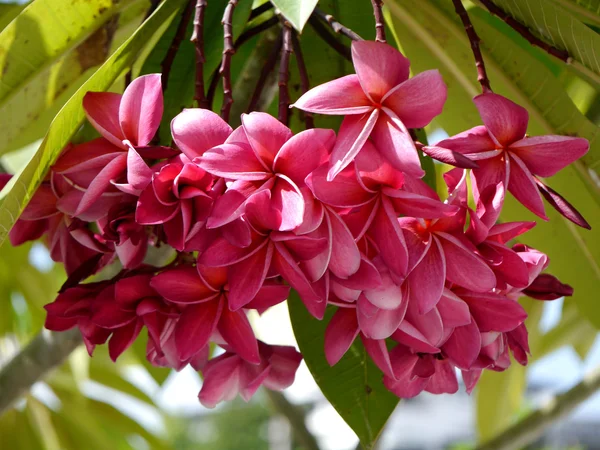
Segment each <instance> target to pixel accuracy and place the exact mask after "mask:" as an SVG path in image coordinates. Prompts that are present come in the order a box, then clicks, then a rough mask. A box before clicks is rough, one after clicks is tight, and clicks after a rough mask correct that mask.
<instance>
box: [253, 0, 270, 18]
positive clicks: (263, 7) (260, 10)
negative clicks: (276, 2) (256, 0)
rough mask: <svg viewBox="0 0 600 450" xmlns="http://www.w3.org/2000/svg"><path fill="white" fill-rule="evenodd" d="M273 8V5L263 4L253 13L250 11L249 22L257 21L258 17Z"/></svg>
mask: <svg viewBox="0 0 600 450" xmlns="http://www.w3.org/2000/svg"><path fill="white" fill-rule="evenodd" d="M271 8H273V3H271V2H266V3H263V4H262V5H260V6H259V7H258V8H254V9H253V10H252V11H250V18H249V19H248V20H252V19H256V18H257V17H258V16H260V15H261V14H263V13H265V12H267V11H269V10H270V9H271Z"/></svg>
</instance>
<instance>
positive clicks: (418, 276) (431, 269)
mask: <svg viewBox="0 0 600 450" xmlns="http://www.w3.org/2000/svg"><path fill="white" fill-rule="evenodd" d="M431 239H432V242H431V245H430V246H429V250H428V251H427V253H425V256H424V257H423V259H422V260H421V261H420V262H419V264H417V266H416V267H415V268H414V269H413V270H412V272H410V274H409V276H408V285H409V288H410V300H411V301H412V302H415V303H416V304H417V307H418V310H419V313H420V314H425V313H427V312H429V311H431V309H432V308H434V307H435V305H436V304H437V303H438V302H439V300H440V298H441V296H442V292H443V290H444V283H445V282H446V260H445V258H444V254H443V251H442V250H441V245H440V243H439V241H438V240H437V239H436V238H434V237H432V238H431Z"/></svg>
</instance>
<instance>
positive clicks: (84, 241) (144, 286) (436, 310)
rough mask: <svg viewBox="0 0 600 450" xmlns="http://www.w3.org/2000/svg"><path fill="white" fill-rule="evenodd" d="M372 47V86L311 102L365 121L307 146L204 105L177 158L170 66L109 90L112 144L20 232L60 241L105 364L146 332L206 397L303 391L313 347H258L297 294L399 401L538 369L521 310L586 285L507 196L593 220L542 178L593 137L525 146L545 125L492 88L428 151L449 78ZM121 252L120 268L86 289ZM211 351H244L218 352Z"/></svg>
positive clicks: (87, 148) (48, 187)
mask: <svg viewBox="0 0 600 450" xmlns="http://www.w3.org/2000/svg"><path fill="white" fill-rule="evenodd" d="M352 55H353V60H354V66H355V68H356V74H355V75H348V76H346V77H343V78H340V79H338V80H334V81H331V82H329V83H326V84H324V85H321V86H318V87H316V88H314V89H313V90H311V91H309V92H308V93H306V94H305V95H304V96H302V97H301V98H300V99H299V100H298V101H297V102H296V104H295V106H296V107H297V108H300V109H303V110H305V111H309V112H313V113H322V114H337V115H344V116H345V117H344V120H343V122H342V125H341V128H340V130H339V133H338V134H337V136H336V133H335V132H334V131H333V130H326V129H309V130H306V131H302V132H300V133H297V134H295V135H294V134H293V133H292V131H291V130H290V129H288V128H287V127H286V126H284V125H282V124H281V123H280V122H278V121H277V120H276V119H275V118H273V117H271V116H269V115H268V114H265V113H259V112H253V113H250V114H247V115H243V116H242V125H241V126H240V127H239V128H237V129H235V130H233V129H232V128H231V127H230V126H229V125H228V124H227V123H225V122H224V121H223V120H222V119H221V118H220V117H219V116H218V115H216V114H215V113H213V112H211V111H208V110H202V109H187V110H184V111H183V112H182V113H181V114H179V115H178V116H177V117H175V118H174V119H173V120H172V122H171V131H172V137H173V141H174V144H175V145H174V147H173V148H171V147H164V146H160V145H155V144H154V143H153V137H154V135H155V134H156V131H157V129H158V126H159V124H160V122H161V118H162V113H163V99H162V90H161V83H160V75H147V76H143V77H140V78H138V79H136V80H134V81H133V82H132V83H131V84H130V85H129V87H128V88H127V89H126V91H125V93H124V94H123V95H119V94H112V93H88V94H87V95H86V97H85V99H84V108H85V111H86V114H87V116H88V119H89V120H90V122H91V124H92V125H93V126H94V127H95V128H96V129H97V130H98V131H99V132H100V134H101V135H102V137H101V138H98V139H96V140H94V141H91V142H88V143H85V144H81V145H76V146H70V147H68V148H67V149H65V151H64V153H63V155H62V156H61V157H60V159H59V160H58V162H57V163H56V164H55V165H54V166H53V168H52V170H51V172H50V174H49V175H48V177H47V179H46V180H45V181H44V183H43V184H42V186H41V187H40V188H39V190H38V191H37V193H36V194H35V196H34V198H33V199H32V201H31V202H30V204H29V205H28V207H27V208H26V210H25V212H24V213H23V215H22V216H21V217H20V219H19V221H18V222H17V224H16V226H15V227H14V228H13V230H12V231H11V235H10V237H11V241H12V243H13V244H14V245H17V244H19V243H22V242H24V241H27V240H32V239H38V238H40V237H41V236H42V235H45V237H46V239H47V243H48V246H49V248H50V252H51V256H52V258H53V259H54V260H55V261H60V262H63V263H64V265H65V268H66V270H67V273H68V275H69V278H68V281H67V283H66V284H65V286H64V287H63V290H62V291H61V293H60V294H59V296H58V297H57V299H56V301H55V302H53V303H51V304H49V305H47V306H46V309H47V312H48V316H47V320H46V327H47V328H49V329H51V330H66V329H69V328H73V327H78V328H79V329H80V330H81V333H82V335H83V337H84V340H85V343H86V345H87V348H88V351H89V352H90V354H91V352H92V351H93V349H94V347H95V346H96V345H98V344H103V343H106V342H108V347H109V351H110V356H111V357H112V358H113V359H116V358H117V357H118V356H119V355H120V354H121V353H122V352H123V351H124V350H125V349H127V348H128V347H129V346H130V345H131V344H132V342H133V341H134V340H135V339H136V338H137V337H138V335H139V334H140V333H141V331H142V329H143V328H144V327H145V328H146V329H147V331H148V345H147V357H148V360H149V361H150V362H151V363H152V364H154V365H157V366H165V367H171V368H175V369H177V370H179V369H181V368H183V367H184V366H186V365H187V364H191V365H192V366H193V367H194V368H196V369H197V370H200V371H202V373H203V375H204V384H203V387H202V390H201V392H200V400H201V401H202V403H203V404H205V405H207V406H214V405H216V404H217V403H218V402H220V401H222V400H227V399H231V398H233V397H234V396H235V395H236V394H237V393H239V394H240V395H241V396H242V397H243V398H244V399H246V400H247V399H248V398H250V397H251V396H252V395H253V393H254V392H255V391H256V390H257V389H258V387H259V386H261V385H265V386H267V387H268V388H271V389H282V388H284V387H287V386H289V385H290V384H291V383H292V382H293V379H294V375H295V371H296V369H297V368H298V365H299V364H300V360H301V356H300V354H299V353H298V352H297V351H296V350H295V349H293V348H291V347H282V346H277V345H269V344H266V343H263V342H260V341H258V340H257V339H256V338H255V336H254V332H253V330H252V326H251V324H250V321H249V320H248V317H247V313H248V311H250V310H255V311H258V312H259V313H262V312H263V311H265V310H267V309H268V308H270V307H271V306H273V305H276V304H278V303H280V302H283V301H285V300H286V299H287V297H288V294H289V292H290V288H291V289H294V290H295V291H297V292H298V294H299V296H300V298H301V299H302V301H303V302H304V304H305V306H306V308H307V309H308V311H309V312H310V313H311V314H312V315H313V316H314V317H315V318H317V319H322V318H323V317H324V315H325V312H326V308H328V307H329V308H332V309H334V310H335V312H334V313H333V316H332V319H331V321H330V322H329V324H328V327H327V331H326V334H325V348H324V352H325V355H326V357H327V360H328V361H329V363H330V364H332V365H333V364H336V363H337V362H338V361H339V360H340V359H341V358H342V357H343V355H344V354H345V353H346V352H347V351H348V349H349V348H350V346H351V345H352V343H353V342H354V341H355V340H357V339H358V338H360V340H361V341H362V343H363V344H364V346H365V348H366V350H367V352H368V354H369V355H370V357H371V358H372V359H373V361H374V362H375V364H376V365H377V366H378V367H379V368H380V369H381V371H382V372H383V379H384V383H385V385H386V387H387V388H388V389H389V390H390V391H391V392H393V393H395V394H396V395H398V396H400V397H413V396H415V395H417V394H418V393H419V392H421V391H423V390H426V391H428V392H432V393H444V392H455V391H456V390H457V389H458V381H457V377H456V370H455V369H460V370H461V371H462V374H463V379H464V382H465V384H466V387H467V390H468V391H469V392H470V391H471V390H472V389H473V387H474V386H475V384H476V382H477V380H478V378H479V376H480V375H481V372H482V370H483V369H490V370H496V371H501V370H505V369H506V368H507V367H508V366H509V365H510V362H511V359H510V353H511V352H512V354H513V356H514V358H515V359H516V360H517V361H518V362H519V363H520V364H526V363H527V357H528V352H529V348H528V344H527V330H526V328H525V325H524V320H525V318H526V316H527V314H526V312H525V310H524V309H523V308H522V307H521V306H520V305H519V303H518V299H519V297H520V296H521V295H529V296H531V297H533V298H538V299H542V300H551V299H555V298H559V297H561V296H563V295H570V294H571V293H572V290H571V289H570V287H569V286H568V285H564V284H562V283H560V282H559V281H558V280H557V279H556V278H554V277H552V276H551V275H548V274H542V273H541V272H542V271H543V270H544V269H545V268H546V267H547V265H548V258H547V257H546V255H544V254H543V253H541V252H539V251H537V250H535V249H533V248H530V247H527V246H525V245H523V244H514V245H511V242H512V240H513V239H514V238H516V237H518V236H520V235H521V234H523V233H524V232H526V231H527V230H529V229H530V228H532V227H533V226H534V225H535V223H533V222H513V223H498V216H499V214H500V210H501V208H502V204H503V201H504V196H505V191H506V190H508V191H509V192H511V193H512V194H513V195H514V196H515V197H516V198H517V199H518V200H519V201H521V202H522V203H523V204H524V205H525V206H527V207H528V208H529V209H531V210H532V211H533V212H534V213H536V214H538V215H539V216H541V217H545V216H544V211H543V205H542V201H541V197H540V194H539V191H538V187H540V186H543V188H541V189H542V191H544V192H551V194H549V195H550V198H551V199H557V198H559V199H561V201H554V204H555V205H558V206H559V207H562V210H563V212H564V213H565V214H567V215H568V216H569V215H570V216H571V218H572V219H574V220H575V221H577V220H579V219H578V217H579V218H580V216H577V215H576V213H575V212H574V209H573V208H572V207H571V206H570V205H568V203H566V202H565V201H564V199H562V198H560V197H559V196H558V194H556V193H555V192H554V191H551V190H549V189H550V188H548V187H546V186H545V185H543V183H542V182H541V181H540V180H538V179H537V178H536V177H535V176H550V175H553V174H554V173H556V172H557V171H558V170H560V169H561V168H563V167H565V166H566V165H568V164H569V163H571V162H573V161H574V160H576V159H577V158H579V157H581V156H582V155H583V154H584V153H585V152H586V151H587V149H588V143H587V141H585V140H584V139H579V138H568V137H559V136H544V137H525V132H526V126H527V113H526V112H525V111H524V110H523V109H522V108H521V107H519V106H518V105H515V104H514V103H512V102H511V101H509V100H507V99H506V98H504V97H501V96H499V95H496V94H483V95H481V96H479V97H477V98H476V99H475V103H476V106H477V107H478V108H479V111H480V113H481V116H482V119H483V123H484V126H479V127H476V128H474V129H472V130H469V131H467V132H465V133H461V134H460V135H458V136H455V137H453V138H450V139H447V140H445V141H442V142H440V143H439V144H437V145H436V146H423V145H422V144H420V143H416V142H415V141H414V140H413V138H412V137H411V134H410V131H409V129H411V128H417V127H423V126H425V125H427V124H428V123H430V122H431V120H432V119H433V118H434V117H435V116H436V115H438V114H439V113H440V112H441V111H442V108H443V105H444V102H445V99H446V87H445V85H444V83H443V80H442V79H441V76H440V75H439V73H438V72H437V71H429V72H425V73H422V74H419V75H417V76H415V77H413V78H409V61H408V60H407V59H406V58H405V57H404V56H402V55H401V54H400V53H399V52H398V51H397V50H395V49H393V48H392V47H390V46H388V45H387V44H383V43H378V42H367V41H360V42H354V43H353V47H352ZM419 151H423V152H424V153H426V154H427V155H430V156H432V157H435V158H438V159H440V160H442V161H444V162H453V163H454V164H455V165H457V166H458V167H457V168H455V169H452V170H450V171H449V172H447V173H446V174H445V175H444V180H445V182H446V185H447V192H448V195H447V198H446V199H445V200H444V201H442V200H441V199H440V198H439V196H438V194H437V193H436V192H435V191H434V190H433V189H431V188H430V187H429V186H427V185H426V184H425V183H424V182H423V181H421V180H420V177H422V176H423V174H424V172H423V170H422V168H421V165H420V162H419ZM467 168H471V169H472V170H471V171H470V173H469V170H468V169H467ZM468 176H470V177H471V179H472V196H473V198H474V201H475V205H476V206H475V208H474V209H472V208H471V207H470V206H469V203H468V198H469V192H468V189H467V177H468ZM565 205H566V206H565ZM581 220H582V219H581ZM580 222H581V221H580ZM164 245H168V246H170V247H172V248H173V249H175V250H176V254H177V256H176V257H175V258H174V259H173V261H172V262H170V263H168V264H167V265H164V266H162V267H155V266H153V265H149V264H147V263H144V259H145V257H146V253H147V250H148V248H149V247H158V246H164ZM115 259H118V260H119V261H120V263H121V265H122V266H123V270H122V271H121V272H120V273H119V274H118V275H117V276H116V277H114V278H113V279H111V280H106V281H98V282H93V283H81V281H83V280H85V279H86V278H87V277H89V276H90V275H92V274H93V273H96V272H98V271H99V270H100V269H101V268H102V267H104V266H105V265H107V264H109V263H111V262H112V261H113V260H115ZM211 343H215V344H217V345H218V346H219V347H221V348H222V349H223V350H224V353H221V354H219V355H218V356H215V355H213V354H211V351H210V349H211V346H210V344H211Z"/></svg>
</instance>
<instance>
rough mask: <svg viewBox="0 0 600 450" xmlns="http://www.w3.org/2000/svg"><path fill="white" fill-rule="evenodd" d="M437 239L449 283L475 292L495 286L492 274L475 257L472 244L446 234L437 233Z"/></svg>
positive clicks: (482, 262) (477, 257)
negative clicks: (442, 254)
mask: <svg viewBox="0 0 600 450" xmlns="http://www.w3.org/2000/svg"><path fill="white" fill-rule="evenodd" d="M437 237H438V238H439V242H440V244H442V249H443V251H444V257H445V259H446V278H447V279H448V280H449V281H451V282H452V283H456V284H458V285H459V286H462V287H465V288H467V289H470V290H472V291H475V292H487V291H490V290H492V289H493V288H494V287H495V286H496V276H495V275H494V272H492V270H491V269H490V268H489V267H488V266H487V264H486V263H485V262H484V261H483V260H482V259H481V258H480V257H479V256H477V254H476V253H475V248H474V247H473V246H472V244H470V243H468V241H466V240H464V241H460V240H459V239H457V238H456V237H455V236H451V235H450V234H447V233H437ZM467 244H469V245H470V247H469V246H467Z"/></svg>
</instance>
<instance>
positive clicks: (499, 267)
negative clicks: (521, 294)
mask: <svg viewBox="0 0 600 450" xmlns="http://www.w3.org/2000/svg"><path fill="white" fill-rule="evenodd" d="M488 250H490V251H491V252H493V253H495V254H496V255H498V256H500V258H501V262H500V264H496V265H494V266H493V267H492V269H493V270H494V272H495V273H496V277H497V278H498V279H499V280H502V281H505V282H506V283H508V284H510V285H511V286H513V287H516V288H525V287H526V286H527V285H528V284H529V272H528V270H527V265H526V264H525V262H524V261H523V260H522V259H521V258H520V257H519V255H517V254H516V253H515V252H514V251H512V250H511V249H509V248H507V247H505V246H504V245H502V244H497V243H495V242H486V243H485V245H482V246H481V250H480V251H481V255H482V256H483V257H484V258H487V256H486V255H487V251H488Z"/></svg>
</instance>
